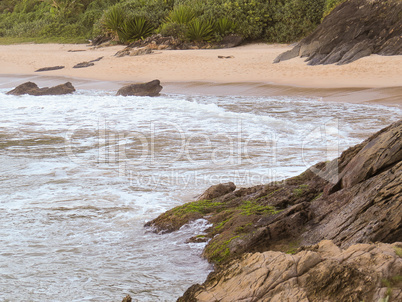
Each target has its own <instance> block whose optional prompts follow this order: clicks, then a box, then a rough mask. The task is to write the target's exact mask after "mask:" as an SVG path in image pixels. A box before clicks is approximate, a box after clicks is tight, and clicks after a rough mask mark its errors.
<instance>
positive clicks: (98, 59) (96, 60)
mask: <svg viewBox="0 0 402 302" xmlns="http://www.w3.org/2000/svg"><path fill="white" fill-rule="evenodd" d="M102 59H103V57H99V58H97V59H95V60H91V61H89V62H91V63H92V62H99V61H100V60H102Z"/></svg>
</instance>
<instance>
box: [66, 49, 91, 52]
mask: <svg viewBox="0 0 402 302" xmlns="http://www.w3.org/2000/svg"><path fill="white" fill-rule="evenodd" d="M81 51H87V50H86V49H70V50H68V51H67V52H81Z"/></svg>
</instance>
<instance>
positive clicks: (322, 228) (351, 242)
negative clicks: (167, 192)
mask: <svg viewBox="0 0 402 302" xmlns="http://www.w3.org/2000/svg"><path fill="white" fill-rule="evenodd" d="M401 138H402V120H400V121H399V122H396V123H394V124H392V125H390V126H389V127H387V128H385V129H383V130H381V131H379V132H377V133H375V134H374V135H372V136H371V137H369V138H368V139H367V140H365V141H364V142H362V143H361V144H358V145H356V146H354V147H351V148H349V149H348V150H346V151H344V152H343V153H342V155H341V156H340V157H339V158H337V159H335V160H333V161H331V162H325V163H324V162H322V163H318V164H316V165H314V166H313V167H311V168H310V169H308V170H307V171H305V172H304V173H302V174H301V175H299V176H297V177H293V178H290V179H286V180H284V181H281V182H276V183H270V184H267V185H260V186H255V187H251V188H241V189H239V190H236V191H228V192H226V193H225V192H223V191H222V194H224V195H221V194H219V195H221V196H219V197H216V198H212V199H208V200H204V199H202V198H200V199H199V200H197V201H194V202H190V203H187V204H184V205H182V206H179V207H176V208H174V209H171V210H169V211H167V212H166V213H164V214H162V215H160V216H159V217H158V218H156V219H155V220H153V221H150V222H148V223H147V226H151V227H153V229H154V231H156V232H160V233H163V232H172V231H175V230H178V229H179V228H180V227H181V226H183V225H184V224H186V223H188V222H189V221H192V220H196V219H200V218H204V219H207V220H208V221H209V222H210V223H211V224H212V227H210V228H209V229H207V230H205V233H206V234H207V235H206V236H204V235H203V236H202V238H203V240H204V239H209V241H208V243H207V245H206V247H205V249H204V252H203V256H204V257H205V258H207V259H208V260H209V261H210V262H212V263H214V264H215V268H216V272H214V273H212V274H211V275H210V276H209V278H208V280H207V281H206V283H204V284H203V285H202V286H201V285H194V286H192V287H191V288H190V289H189V290H188V291H187V292H186V294H185V295H184V296H183V298H181V299H179V301H250V302H251V301H317V302H318V301H320V302H321V301H334V302H335V301H336V302H338V301H375V302H377V301H378V300H379V299H380V298H386V296H387V293H388V294H389V292H390V290H391V292H392V295H389V297H391V296H392V299H393V300H392V299H390V300H389V301H399V300H401V299H402V294H401V286H402V285H401V278H402V277H401V275H402V267H401V259H400V257H401V255H402V249H401V247H402V243H399V244H394V245H392V246H391V245H386V244H373V243H376V242H377V243H378V242H382V243H388V244H393V243H395V242H402V155H401V152H402V139H401ZM206 193H208V191H207V192H206ZM196 239H198V236H195V237H193V238H191V239H190V240H189V241H190V242H198V240H196ZM325 240H331V243H329V242H328V241H325ZM204 241H205V240H204ZM322 241H323V242H322ZM320 242H321V243H320ZM317 244H318V245H317ZM356 244H362V245H356ZM306 246H310V247H308V248H306ZM311 246H313V247H311ZM341 249H346V250H341ZM296 251H299V253H298V254H296V255H291V254H293V253H295V252H296ZM248 253H256V254H248ZM395 253H396V254H395ZM398 257H399V258H398ZM239 259H240V260H239ZM231 261H234V262H231ZM228 263H230V264H228ZM381 280H391V281H389V282H388V281H387V282H388V283H387V284H388V285H384V284H383V281H381ZM390 284H392V286H390ZM398 299H399V300H398Z"/></svg>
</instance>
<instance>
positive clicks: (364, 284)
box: [177, 241, 402, 302]
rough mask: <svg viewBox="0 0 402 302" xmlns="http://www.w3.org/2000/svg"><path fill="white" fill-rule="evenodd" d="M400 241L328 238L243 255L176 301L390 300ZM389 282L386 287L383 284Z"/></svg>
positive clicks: (397, 290)
mask: <svg viewBox="0 0 402 302" xmlns="http://www.w3.org/2000/svg"><path fill="white" fill-rule="evenodd" d="M401 248H402V243H395V244H392V245H389V244H382V243H379V244H358V245H354V246H351V247H350V248H348V249H347V250H341V249H339V248H338V247H337V246H336V245H335V244H334V243H332V242H331V241H322V242H320V243H319V244H317V245H315V246H311V247H305V248H303V250H302V251H299V252H298V253H297V254H295V255H289V254H284V253H282V252H274V251H269V252H264V253H254V254H245V255H244V256H243V257H242V258H241V259H239V260H235V261H233V262H231V263H230V264H228V265H226V266H225V267H224V268H222V269H221V270H219V271H218V272H214V273H211V274H210V275H209V276H208V279H207V280H206V281H205V283H204V284H202V285H194V286H192V287H191V288H189V290H187V291H186V293H185V294H184V295H183V297H181V298H179V299H178V300H177V301H178V302H188V301H198V302H210V301H221V302H232V301H250V302H251V301H277V302H282V301H288V302H300V301H304V302H308V301H317V302H318V301H329V302H337V301H380V299H382V298H386V297H387V296H388V298H389V301H399V299H400V298H401V297H402V286H401V281H400V274H401V271H402V258H401V257H400V256H399V255H397V253H396V251H397V250H398V249H401ZM387 286H388V288H387Z"/></svg>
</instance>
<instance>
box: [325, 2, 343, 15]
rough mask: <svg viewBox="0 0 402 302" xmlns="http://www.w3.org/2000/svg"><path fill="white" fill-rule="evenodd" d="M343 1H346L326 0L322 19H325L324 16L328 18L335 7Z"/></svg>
mask: <svg viewBox="0 0 402 302" xmlns="http://www.w3.org/2000/svg"><path fill="white" fill-rule="evenodd" d="M345 1H346V0H326V1H325V6H324V13H323V16H322V17H323V18H325V17H326V16H328V15H329V14H330V13H331V12H332V10H333V9H334V8H335V7H337V6H338V5H339V4H341V3H343V2H345Z"/></svg>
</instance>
